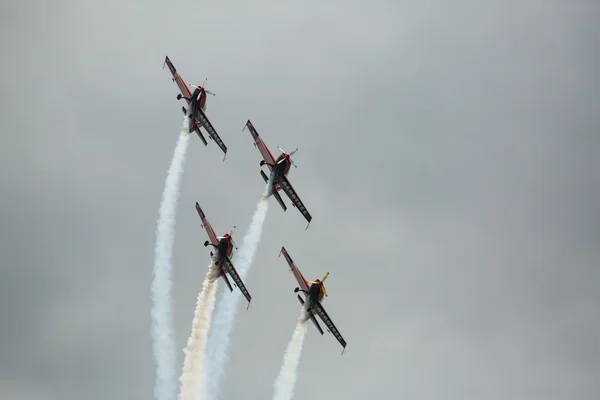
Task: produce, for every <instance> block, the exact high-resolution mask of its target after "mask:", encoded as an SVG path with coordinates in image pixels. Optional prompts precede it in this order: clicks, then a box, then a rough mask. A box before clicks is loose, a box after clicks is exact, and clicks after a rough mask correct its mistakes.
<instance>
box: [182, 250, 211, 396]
mask: <svg viewBox="0 0 600 400" xmlns="http://www.w3.org/2000/svg"><path fill="white" fill-rule="evenodd" d="M218 277H219V270H218V267H217V266H216V265H215V263H214V262H211V263H210V266H209V267H208V272H207V273H206V278H205V279H204V283H202V290H201V291H200V293H198V301H197V302H196V310H195V312H194V320H193V321H192V332H191V334H190V337H189V339H188V342H187V347H186V348H185V350H184V353H185V359H184V361H183V371H182V373H181V377H180V378H179V381H180V382H181V391H180V392H179V399H181V400H195V399H196V398H197V396H198V391H199V388H200V387H204V386H205V382H206V375H205V372H204V358H205V355H206V346H207V338H208V331H209V329H210V323H211V319H212V314H213V311H214V309H215V293H216V291H217V278H218Z"/></svg>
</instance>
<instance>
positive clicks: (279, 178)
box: [242, 120, 312, 229]
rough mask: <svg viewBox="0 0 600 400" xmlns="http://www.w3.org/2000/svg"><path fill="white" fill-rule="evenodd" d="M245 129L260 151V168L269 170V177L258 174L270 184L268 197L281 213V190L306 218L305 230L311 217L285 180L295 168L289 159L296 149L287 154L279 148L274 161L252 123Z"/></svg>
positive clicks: (285, 208) (288, 182)
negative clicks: (291, 169)
mask: <svg viewBox="0 0 600 400" xmlns="http://www.w3.org/2000/svg"><path fill="white" fill-rule="evenodd" d="M246 128H248V130H249V131H250V133H251V134H252V139H254V146H255V147H258V150H259V151H260V154H261V155H262V157H263V160H262V161H261V162H260V166H261V167H262V166H263V165H265V164H266V165H267V166H268V167H269V169H270V170H271V174H270V176H269V177H267V175H266V174H265V172H264V171H263V170H261V171H260V174H261V175H262V177H263V179H264V180H265V182H266V183H267V184H270V186H269V193H268V196H271V195H273V196H274V197H275V199H277V202H278V203H279V205H281V208H283V211H286V210H287V207H286V205H285V203H284V202H283V199H282V198H281V196H280V195H279V193H278V192H279V190H283V191H284V192H285V194H286V195H287V196H288V197H289V198H290V200H291V201H292V205H293V206H294V207H296V208H297V209H298V211H300V212H301V213H302V215H303V216H304V218H306V220H307V221H308V225H307V226H306V229H308V226H309V225H310V221H311V220H312V216H311V215H310V213H309V212H308V210H307V209H306V207H305V206H304V204H303V203H302V200H300V197H299V196H298V194H297V193H296V191H295V190H294V187H293V186H292V184H291V183H290V181H289V180H288V178H287V175H288V173H289V172H290V167H291V166H292V165H294V167H296V164H295V163H294V161H293V160H292V159H291V158H290V157H291V156H292V155H293V154H294V153H295V152H297V151H298V149H296V150H294V151H292V152H291V153H289V154H288V153H286V152H285V151H283V149H282V148H281V147H279V150H280V151H281V154H280V155H279V157H277V159H275V157H273V154H272V153H271V151H270V150H269V148H268V147H267V145H266V144H265V142H264V141H263V140H262V138H261V137H260V136H258V132H257V131H256V129H255V128H254V125H252V122H250V120H248V122H246V126H245V127H244V129H246ZM242 130H243V129H242Z"/></svg>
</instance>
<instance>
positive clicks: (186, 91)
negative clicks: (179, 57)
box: [163, 56, 192, 103]
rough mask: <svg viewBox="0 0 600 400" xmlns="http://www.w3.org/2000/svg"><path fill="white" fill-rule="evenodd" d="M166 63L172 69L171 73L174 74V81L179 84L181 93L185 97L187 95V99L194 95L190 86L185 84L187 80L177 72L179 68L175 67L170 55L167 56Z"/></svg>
mask: <svg viewBox="0 0 600 400" xmlns="http://www.w3.org/2000/svg"><path fill="white" fill-rule="evenodd" d="M165 64H167V66H168V67H169V71H171V75H173V82H175V83H176V84H177V86H179V90H181V95H182V96H183V97H185V98H186V99H189V98H190V97H192V92H191V91H190V88H189V86H188V85H186V84H185V81H184V80H183V78H182V77H181V76H180V75H179V72H177V70H176V69H175V66H174V65H173V63H172V62H171V60H170V59H169V57H168V56H167V57H165ZM163 67H164V65H163ZM188 103H189V101H188Z"/></svg>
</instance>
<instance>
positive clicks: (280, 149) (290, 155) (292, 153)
mask: <svg viewBox="0 0 600 400" xmlns="http://www.w3.org/2000/svg"><path fill="white" fill-rule="evenodd" d="M277 148H278V149H279V151H281V152H282V153H284V154H287V155H288V159H289V160H290V163H292V165H293V166H294V167H295V168H298V166H297V165H296V163H295V162H294V160H292V156H293V155H294V154H295V153H296V152H297V151H298V149H296V150H294V151H292V152H290V153H286V152H285V150H283V149H282V148H281V147H279V146H277Z"/></svg>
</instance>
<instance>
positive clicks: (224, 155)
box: [223, 152, 227, 162]
mask: <svg viewBox="0 0 600 400" xmlns="http://www.w3.org/2000/svg"><path fill="white" fill-rule="evenodd" d="M226 157H227V152H225V155H224V156H223V162H225V158H226Z"/></svg>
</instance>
